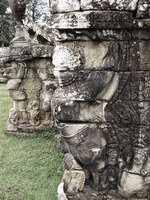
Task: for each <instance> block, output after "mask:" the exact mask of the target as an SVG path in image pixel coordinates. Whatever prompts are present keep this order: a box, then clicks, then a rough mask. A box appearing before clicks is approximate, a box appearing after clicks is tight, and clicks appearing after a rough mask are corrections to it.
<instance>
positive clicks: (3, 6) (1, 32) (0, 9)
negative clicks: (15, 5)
mask: <svg viewBox="0 0 150 200" xmlns="http://www.w3.org/2000/svg"><path fill="white" fill-rule="evenodd" d="M8 6H9V5H8V1H7V0H0V47H1V46H8V45H9V42H10V41H11V39H12V38H13V36H14V21H13V19H12V16H11V14H10V13H6V10H7V8H8Z"/></svg>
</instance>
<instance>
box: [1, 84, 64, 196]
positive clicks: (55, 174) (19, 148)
mask: <svg viewBox="0 0 150 200" xmlns="http://www.w3.org/2000/svg"><path fill="white" fill-rule="evenodd" d="M10 108H11V99H10V98H9V97H8V92H7V90H6V88H5V86H4V85H0V200H57V192H56V191H57V186H58V184H59V182H60V179H61V176H62V170H63V169H62V168H63V167H62V158H63V155H62V153H61V152H60V150H59V148H58V144H57V141H56V137H54V135H55V134H54V133H55V131H53V130H51V131H50V132H49V133H47V134H46V135H45V134H41V135H38V136H37V137H32V138H29V137H26V138H25V137H24V138H23V137H22V138H21V137H15V136H8V135H6V134H5V133H4V132H5V125H6V121H7V118H8V113H9V109H10Z"/></svg>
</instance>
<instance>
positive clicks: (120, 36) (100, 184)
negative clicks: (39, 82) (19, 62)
mask: <svg viewBox="0 0 150 200" xmlns="http://www.w3.org/2000/svg"><path fill="white" fill-rule="evenodd" d="M51 6H52V11H53V13H54V14H53V15H52V19H53V20H52V23H51V24H52V27H53V28H55V29H57V43H56V47H55V50H54V55H53V64H54V65H55V68H54V74H55V76H56V77H57V78H58V82H59V87H58V88H57V89H56V91H55V94H54V99H53V109H54V115H55V119H56V122H57V126H58V128H59V130H60V132H61V135H62V138H63V141H64V148H65V152H66V153H67V154H66V155H65V159H64V162H65V172H64V175H63V178H62V182H61V184H60V186H59V188H58V196H59V200H66V199H67V200H102V199H115V200H120V199H132V198H133V199H149V196H150V195H149V190H150V122H149V116H150V95H149V94H150V93H149V91H150V89H149V88H150V78H149V77H150V60H149V52H150V34H149V30H150V29H149V28H150V23H149V22H150V14H149V13H150V12H149V11H150V2H149V0H139V1H138V0H122V1H121V0H74V1H70V0H63V1H62V0H52V1H51Z"/></svg>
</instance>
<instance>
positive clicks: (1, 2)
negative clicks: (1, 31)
mask: <svg viewBox="0 0 150 200" xmlns="http://www.w3.org/2000/svg"><path fill="white" fill-rule="evenodd" d="M7 7H8V1H6V0H0V15H4V14H5V12H6V9H7Z"/></svg>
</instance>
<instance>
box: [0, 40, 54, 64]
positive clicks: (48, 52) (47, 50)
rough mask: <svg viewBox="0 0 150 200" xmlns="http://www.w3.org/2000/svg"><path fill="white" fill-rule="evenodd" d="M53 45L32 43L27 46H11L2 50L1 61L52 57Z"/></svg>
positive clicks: (0, 53) (0, 51)
mask: <svg viewBox="0 0 150 200" xmlns="http://www.w3.org/2000/svg"><path fill="white" fill-rule="evenodd" d="M52 50H53V47H52V46H49V45H32V46H30V44H29V46H27V47H10V48H8V47H7V48H2V49H1V50H0V62H1V63H5V62H12V61H25V60H31V59H33V58H37V57H39V58H40V57H41V58H42V57H43V58H47V57H51V56H52Z"/></svg>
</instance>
